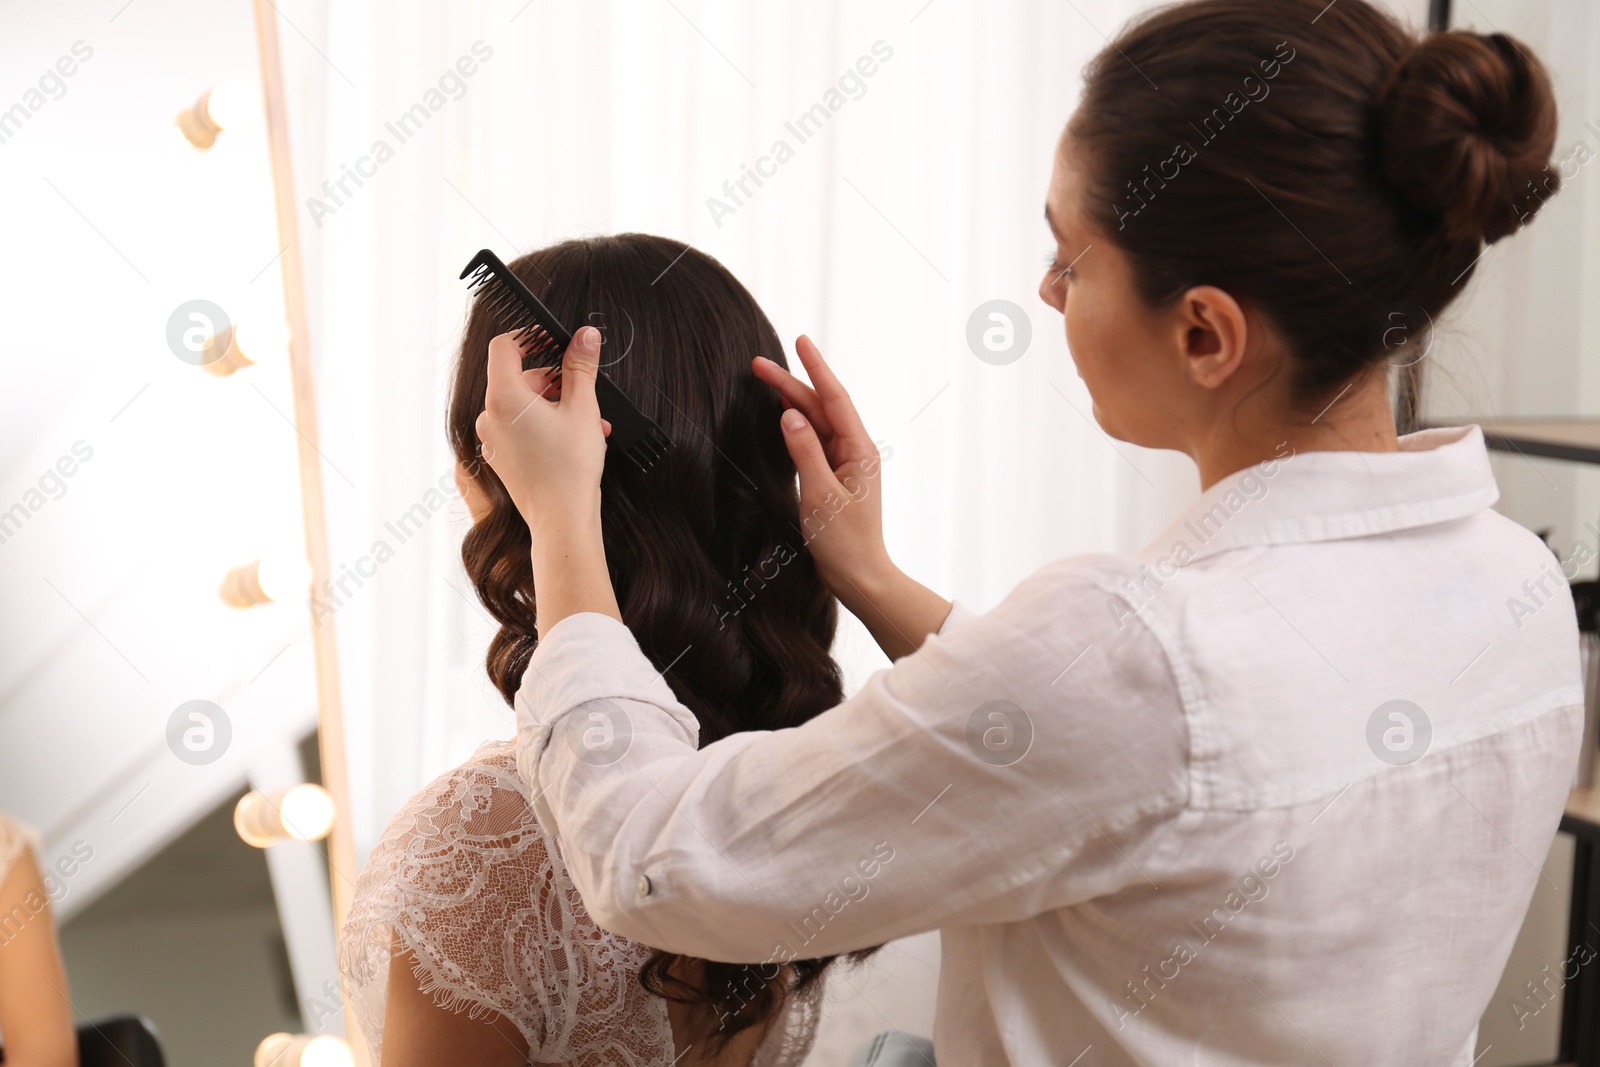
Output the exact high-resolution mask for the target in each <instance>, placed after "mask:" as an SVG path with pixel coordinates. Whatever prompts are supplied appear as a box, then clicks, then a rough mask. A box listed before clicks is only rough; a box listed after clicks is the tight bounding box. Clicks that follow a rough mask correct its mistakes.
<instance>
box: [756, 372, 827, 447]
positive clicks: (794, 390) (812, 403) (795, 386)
mask: <svg viewBox="0 0 1600 1067" xmlns="http://www.w3.org/2000/svg"><path fill="white" fill-rule="evenodd" d="M750 368H751V369H752V370H753V371H755V375H756V377H757V378H759V379H761V380H762V381H763V382H765V383H767V384H768V385H770V386H772V388H774V389H776V390H777V391H778V395H779V396H781V397H782V398H783V399H784V401H785V402H786V403H787V404H788V406H789V407H792V408H796V409H798V410H799V412H800V413H801V414H802V415H804V416H805V417H806V419H807V421H809V422H810V423H811V424H812V425H813V426H815V427H816V429H817V432H818V433H819V434H821V435H822V436H823V437H824V438H826V437H831V436H832V435H833V428H832V426H830V425H829V424H828V414H827V412H826V411H824V410H823V409H822V401H821V400H819V399H818V398H817V393H816V390H814V389H812V388H811V386H809V385H807V384H806V383H805V382H803V381H801V380H800V379H799V378H796V377H795V376H794V375H793V374H790V373H789V372H788V371H787V370H785V369H784V368H783V367H780V366H779V365H778V364H776V363H774V362H773V361H772V360H770V359H768V358H767V357H766V356H757V357H756V358H755V359H753V360H752V361H751V362H750Z"/></svg>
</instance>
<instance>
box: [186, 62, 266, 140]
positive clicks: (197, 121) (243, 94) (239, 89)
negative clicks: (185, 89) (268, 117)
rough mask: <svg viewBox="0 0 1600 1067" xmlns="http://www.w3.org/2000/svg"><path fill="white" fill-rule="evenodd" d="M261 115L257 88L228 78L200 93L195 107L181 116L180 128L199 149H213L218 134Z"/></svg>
mask: <svg viewBox="0 0 1600 1067" xmlns="http://www.w3.org/2000/svg"><path fill="white" fill-rule="evenodd" d="M260 114H261V100H260V97H259V96H258V95H257V93H256V89H255V86H254V85H252V84H251V83H249V82H247V81H244V80H243V79H241V78H228V79H226V80H224V81H221V82H218V83H217V84H216V85H215V86H213V87H212V88H210V89H207V90H206V91H205V92H203V93H201V94H200V99H198V100H196V101H195V102H194V106H193V107H191V108H188V109H186V110H184V111H180V112H179V113H178V120H177V121H178V129H180V130H182V131H183V136H184V138H185V139H186V140H187V141H188V142H189V143H190V144H192V145H194V146H195V147H196V148H201V149H205V148H210V147H211V146H212V145H214V144H216V143H217V134H219V133H221V132H222V131H223V130H232V129H237V128H239V127H241V126H245V125H249V124H250V123H252V122H254V121H255V120H256V119H257V118H258V117H259V116H260Z"/></svg>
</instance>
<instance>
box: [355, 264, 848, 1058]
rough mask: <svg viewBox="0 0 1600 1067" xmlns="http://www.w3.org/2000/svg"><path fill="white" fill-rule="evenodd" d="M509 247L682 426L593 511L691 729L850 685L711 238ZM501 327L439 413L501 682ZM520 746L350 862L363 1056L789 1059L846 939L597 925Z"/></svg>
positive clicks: (755, 317)
mask: <svg viewBox="0 0 1600 1067" xmlns="http://www.w3.org/2000/svg"><path fill="white" fill-rule="evenodd" d="M510 267H511V269H512V271H514V272H515V273H516V275H517V277H519V278H520V279H521V280H522V281H523V282H524V283H526V284H527V286H528V287H529V288H530V289H531V290H533V292H534V293H535V294H536V295H537V296H538V297H539V298H540V299H541V300H542V301H543V302H544V303H545V305H546V306H547V307H548V308H549V309H550V310H551V311H552V312H553V313H554V314H555V315H556V316H557V317H558V318H559V319H560V320H562V321H563V322H565V323H567V324H568V325H569V326H570V327H571V328H574V329H576V328H577V327H579V326H583V325H593V326H596V327H599V328H600V329H602V331H603V332H604V334H605V337H606V348H605V349H604V350H603V354H602V362H603V363H604V364H605V371H606V373H607V374H608V375H610V376H611V377H612V378H613V379H614V380H615V381H616V382H617V384H618V385H620V386H621V387H622V388H623V390H624V391H625V392H626V393H627V394H628V395H629V396H630V397H631V398H633V400H634V402H635V403H636V404H638V405H639V407H640V408H641V410H643V411H644V412H645V414H647V415H649V416H650V417H651V418H652V419H654V420H655V422H656V423H657V425H659V426H660V427H661V428H662V429H663V430H664V431H666V433H667V435H668V436H669V437H670V438H671V439H672V441H673V447H672V449H671V450H670V451H669V452H668V453H667V455H666V456H665V457H664V458H663V459H662V460H661V461H660V462H659V463H657V464H656V466H655V467H654V468H653V469H652V470H650V471H648V472H644V471H640V470H638V469H636V468H635V467H633V466H632V465H631V464H630V463H629V462H628V460H627V459H626V457H624V456H621V455H611V456H608V458H607V466H606V475H605V503H604V507H603V510H602V516H601V522H602V526H603V531H604V540H605V550H606V558H607V560H608V564H609V569H610V572H611V581H612V584H613V585H614V586H615V588H616V592H617V602H618V604H619V605H620V607H621V612H622V618H623V620H624V621H625V622H626V623H627V624H628V626H629V627H630V628H631V629H632V630H633V632H634V633H635V634H636V635H637V636H638V639H639V644H640V646H641V647H642V648H643V649H644V651H645V654H646V655H648V656H649V657H650V658H651V660H652V661H653V662H654V664H655V666H656V668H657V669H658V670H660V671H662V672H663V676H664V677H665V679H666V681H667V683H668V684H669V685H671V687H672V689H673V692H674V693H675V694H676V695H677V697H678V699H679V700H680V701H682V702H683V704H684V705H686V706H687V707H688V708H689V709H690V710H691V711H693V712H694V714H695V716H696V718H697V719H698V721H699V741H700V743H701V744H709V743H711V742H713V741H716V740H717V739H719V738H722V737H725V736H727V735H729V734H732V733H736V732H739V731H744V730H777V729H782V728H784V727H788V726H796V725H798V724H800V723H803V722H805V721H806V720H808V719H810V718H812V717H813V716H815V715H817V714H818V713H819V712H822V711H824V710H826V709H828V708H830V707H833V706H834V705H836V704H838V703H839V702H840V701H841V700H842V699H843V693H842V691H841V683H840V675H839V669H838V667H837V665H836V664H835V663H834V661H833V660H832V659H831V658H830V656H829V647H830V645H831V644H832V641H833V634H834V626H835V622H836V614H837V604H836V602H835V600H834V597H833V596H832V594H830V593H829V592H828V590H827V589H826V588H825V587H824V586H823V584H822V582H821V581H820V580H819V579H818V577H817V574H816V570H815V568H814V566H813V563H812V560H811V556H810V555H809V554H808V553H807V552H806V551H805V548H804V535H803V534H802V532H801V530H800V519H799V514H798V510H799V499H798V496H797V492H796V488H795V468H794V464H793V462H792V461H791V460H790V458H789V453H788V451H787V449H786V448H785V446H784V442H783V439H782V435H781V431H780V430H779V423H778V416H779V414H780V413H781V401H780V400H779V399H778V394H777V393H776V392H775V391H774V390H772V389H771V388H770V387H768V386H766V385H764V384H762V383H761V382H760V381H758V380H757V379H756V378H755V376H754V375H753V374H752V373H751V371H750V361H751V357H753V356H758V355H760V356H765V357H767V358H768V359H771V360H774V361H775V362H777V363H779V364H783V363H784V362H785V360H784V354H783V348H782V346H781V344H780V342H779V340H778V337H777V335H776V333H774V331H773V329H772V325H771V324H770V323H769V322H768V321H767V318H766V316H765V315H764V314H763V313H762V311H761V309H760V308H759V307H758V306H757V305H756V302H755V300H754V299H753V298H752V297H751V296H750V294H749V293H748V292H747V291H746V290H745V289H744V287H743V286H741V285H740V284H739V282H738V281H737V280H736V279H735V278H734V277H733V276H732V275H731V274H729V273H728V271H727V270H726V269H725V268H724V267H723V266H722V265H721V264H720V263H718V262H717V261H716V260H714V259H712V258H711V257H710V256H707V255H705V254H703V253H701V252H698V251H696V250H694V249H692V248H688V247H686V246H685V245H682V244H680V243H678V242H676V241H670V240H666V239H664V238H660V237H651V236H647V235H643V234H622V235H620V236H616V237H601V238H594V239H589V240H580V241H568V242H565V243H562V244H558V245H555V246H553V247H550V248H546V249H543V250H541V251H538V252H534V253H531V254H529V255H526V256H523V257H522V258H520V259H517V260H514V261H512V263H511V264H510ZM508 327H509V324H507V323H502V322H497V321H495V320H494V316H493V314H492V312H491V311H490V310H489V309H488V308H487V307H486V306H484V304H483V302H482V301H479V302H478V303H477V305H476V306H474V307H473V309H472V311H471V313H470V315H469V317H468V320H467V327H466V334H465V337H464V338H463V339H462V343H461V350H460V353H459V355H458V358H457V364H456V374H455V384H454V387H453V390H452V394H451V398H450V411H449V436H450V443H451V446H452V448H453V450H454V452H455V455H456V459H457V464H458V466H457V471H456V478H457V483H458V484H459V485H460V487H461V491H462V496H463V497H464V498H465V500H466V502H467V506H468V508H469V510H470V511H471V513H472V518H473V521H474V525H473V527H472V529H471V531H470V532H468V534H467V536H466V540H465V542H464V543H463V544H462V548H461V558H462V561H463V562H464V563H465V565H466V571H467V574H468V576H469V577H470V578H471V580H472V583H473V585H474V586H475V587H476V588H477V592H478V596H479V598H480V599H481V600H482V601H483V604H484V606H485V607H486V608H487V609H488V610H489V612H490V614H492V615H493V616H494V617H495V619H496V620H498V621H499V623H500V626H501V628H500V631H499V632H498V633H497V634H496V635H495V637H494V639H493V640H492V641H491V642H490V645H489V653H488V672H489V676H490V678H491V679H492V680H493V681H494V683H495V685H496V687H497V688H498V689H499V690H500V692H501V694H502V695H503V696H504V697H505V700H506V702H507V703H508V704H509V703H510V702H511V701H512V698H513V697H514V696H515V695H516V690H517V687H518V685H519V684H520V681H521V678H522V674H523V671H524V670H525V669H526V668H527V665H528V659H529V657H530V656H531V655H532V653H533V649H534V646H535V645H536V644H537V641H538V631H537V628H536V626H535V618H534V589H533V581H532V569H531V564H530V561H529V547H530V543H529V529H528V526H527V524H526V523H525V522H524V521H523V519H522V517H521V516H520V515H519V514H518V513H517V509H516V506H515V505H514V504H513V503H512V501H511V499H510V497H509V496H508V495H507V493H506V490H505V488H504V486H502V484H501V482H500V480H499V479H498V478H497V477H496V476H495V474H494V472H493V471H492V470H491V469H490V468H489V466H488V464H487V463H485V462H484V461H483V459H482V458H481V456H480V443H479V440H478V436H477V430H476V422H477V418H478V415H479V413H480V412H481V411H483V407H484V392H485V387H486V382H487V361H488V347H489V341H490V339H491V338H492V337H494V336H496V335H497V334H499V333H501V332H504V331H505V330H506V329H507V328H508ZM619 714H620V712H619ZM601 717H602V718H604V716H603V715H602V716H601ZM630 737H631V735H630V733H629V731H628V724H627V722H626V721H625V719H619V720H618V721H607V722H601V723H598V724H596V725H595V726H594V728H593V729H591V730H589V731H587V732H586V733H585V734H584V735H583V741H582V743H584V744H585V745H589V746H592V749H591V750H589V751H586V752H585V753H583V754H582V758H587V759H595V760H602V761H605V762H610V761H613V760H615V759H619V758H621V756H622V755H623V753H624V751H625V750H626V747H627V745H628V744H629V743H630ZM515 756H516V750H515V745H514V743H513V742H511V741H502V742H491V743H489V744H486V745H484V746H482V747H481V748H479V749H478V751H477V752H476V753H475V754H474V755H473V756H472V758H471V759H470V760H468V761H467V762H466V763H465V764H463V765H462V766H460V767H457V768H456V769H455V770H452V771H450V772H448V773H446V774H445V775H443V776H442V777H440V778H439V779H437V780H436V781H434V782H433V783H432V784H430V785H429V786H428V787H427V788H425V789H424V790H423V791H422V792H421V793H419V794H418V795H417V796H415V797H414V798H412V800H411V801H410V802H409V803H408V804H407V805H406V806H405V808H404V809H403V810H402V811H401V812H400V814H398V815H397V816H395V818H394V820H393V821H392V822H391V823H390V824H389V826H388V829H387V830H386V831H385V832H384V834H383V836H382V838H381V839H380V840H379V842H378V844H377V846H376V847H375V848H374V849H373V851H372V855H371V856H370V858H369V859H368V860H367V864H366V867H365V868H364V869H363V871H362V873H361V876H360V879H359V881H358V883H357V886H356V892H355V900H354V904H353V906H352V908H351V912H350V916H349V918H348V920H347V921H346V923H345V925H344V929H343V931H342V933H341V937H340V942H339V961H340V969H341V971H342V973H343V977H344V981H345V986H346V991H347V994H348V995H349V997H350V999H351V1001H352V1003H353V1004H354V1006H355V1013H356V1016H357V1018H358V1019H359V1020H360V1023H361V1027H362V1029H363V1031H364V1033H365V1035H366V1038H367V1041H368V1044H369V1047H370V1049H371V1052H372V1055H373V1059H374V1062H381V1064H382V1065H383V1067H407V1065H412V1064H418V1065H420V1064H428V1065H430V1067H431V1065H433V1064H437V1063H442V1062H471V1063H474V1064H523V1063H537V1064H564V1065H569V1067H589V1065H594V1067H599V1065H613V1064H637V1065H650V1067H672V1065H674V1064H677V1065H678V1067H686V1065H689V1064H697V1065H706V1064H717V1065H724V1064H726V1065H735V1064H737V1065H745V1064H756V1065H761V1067H779V1065H782V1067H791V1065H796V1067H797V1065H798V1064H799V1063H800V1062H801V1061H802V1060H804V1058H805V1056H806V1054H807V1052H808V1051H809V1049H810V1047H811V1044H812V1040H813V1037H814V1033H815V1028H816V1018H817V1012H818V1008H819V1006H820V1002H821V991H822V978H823V974H824V972H825V971H826V970H827V968H828V966H829V964H830V963H831V962H832V961H833V959H834V957H828V958H826V959H813V960H793V961H789V962H784V963H768V964H764V965H763V964H750V965H744V964H727V963H714V962H709V961H706V960H699V959H693V958H689V957H684V956H676V955H671V954H667V953H663V952H657V951H654V950H652V949H650V948H648V947H646V946H644V945H639V944H635V943H633V942H630V941H628V940H626V939H624V938H621V937H617V936H614V935H612V934H609V933H607V932H605V931H603V930H601V929H599V928H598V927H596V926H595V924H594V923H593V922H592V921H591V920H590V918H589V916H588V913H587V912H586V911H585V910H584V906H583V902H582V901H581V900H579V898H578V894H577V892H576V890H575V889H574V888H573V885H572V882H571V881H570V879H569V878H568V876H567V871H566V867H565V865H564V864H563V863H562V859H561V856H560V853H559V852H558V850H557V847H556V843H555V841H554V839H553V838H551V837H550V836H549V835H548V834H546V832H545V831H544V829H543V828H542V827H541V826H540V825H539V822H538V820H537V818H536V816H535V813H534V809H533V797H532V796H531V794H530V791H529V789H528V786H527V784H526V783H525V782H523V781H522V780H521V779H520V778H519V777H518V775H517V770H516V758H515ZM751 876H752V877H753V878H759V874H758V873H757V872H751ZM867 951H868V952H870V951H874V950H867ZM866 954H867V953H865V952H863V953H852V954H851V955H852V956H853V957H857V956H865V955H866Z"/></svg>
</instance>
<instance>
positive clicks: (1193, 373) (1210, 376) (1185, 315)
mask: <svg viewBox="0 0 1600 1067" xmlns="http://www.w3.org/2000/svg"><path fill="white" fill-rule="evenodd" d="M1177 312H1178V317H1177V322H1176V323H1175V324H1174V325H1175V328H1176V329H1178V330H1179V331H1180V332H1181V336H1180V338H1179V348H1180V349H1181V351H1182V352H1183V360H1184V368H1185V370H1186V371H1187V372H1188V375H1189V377H1190V379H1191V380H1192V381H1194V383H1195V384H1196V385H1200V386H1202V387H1204V388H1206V389H1215V388H1217V387H1218V386H1220V385H1221V384H1222V383H1223V382H1225V381H1227V380H1228V378H1229V376H1231V375H1232V374H1233V372H1234V371H1235V370H1236V369H1237V368H1238V366H1239V364H1240V362H1242V361H1243V359H1244V351H1245V343H1246V341H1247V340H1248V339H1249V332H1250V330H1249V323H1248V321H1247V319H1246V316H1245V313H1244V309H1243V308H1242V307H1240V306H1239V302H1238V301H1237V300H1235V299H1234V298H1233V297H1231V296H1229V295H1228V294H1227V293H1225V292H1223V291H1222V290H1221V289H1218V288H1217V287H1216V286H1214V285H1197V286H1195V287H1194V288H1192V289H1190V290H1188V291H1187V292H1185V293H1184V294H1183V296H1182V297H1181V298H1179V301H1178V307H1177Z"/></svg>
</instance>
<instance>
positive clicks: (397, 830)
mask: <svg viewBox="0 0 1600 1067" xmlns="http://www.w3.org/2000/svg"><path fill="white" fill-rule="evenodd" d="M549 851H550V843H549V841H548V839H547V838H546V836H545V835H544V833H543V831H542V830H541V829H540V827H539V821H538V818H537V816H536V815H535V814H534V809H533V794H532V791H531V790H530V789H529V788H528V785H527V783H526V782H524V781H523V779H522V776H521V775H519V774H518V773H517V760H516V743H515V742H514V741H491V742H488V743H487V744H484V745H482V746H480V747H479V748H478V750H477V751H476V752H474V753H473V754H472V756H471V757H470V758H469V759H467V761H466V762H464V763H462V764H460V765H458V766H456V767H452V768H451V769H450V770H448V771H445V772H444V773H443V774H441V775H439V777H437V778H435V779H434V780H433V781H431V782H429V783H428V784H427V785H425V786H423V787H422V789H421V790H419V791H418V792H417V793H416V794H415V795H414V796H413V797H412V798H411V799H410V800H408V801H407V802H406V803H405V805H404V806H403V807H402V808H401V809H400V810H399V811H398V812H397V813H396V814H395V816H394V818H392V819H391V820H390V821H389V825H388V826H387V827H386V828H385V830H384V832H383V835H382V837H381V838H380V839H379V841H378V843H377V845H376V846H374V848H373V850H372V854H371V856H370V857H369V858H368V862H367V869H366V870H364V871H363V876H364V877H365V875H366V874H368V873H372V872H374V869H375V868H376V869H382V868H383V867H384V864H381V863H379V862H378V861H380V860H387V861H389V862H388V870H389V872H390V875H391V876H399V877H416V876H419V875H421V874H422V873H423V872H422V871H421V870H419V869H418V867H417V866H416V865H417V864H428V863H434V864H439V863H448V864H449V865H450V867H451V868H452V869H455V870H458V871H462V872H463V873H465V869H466V868H467V867H470V866H473V864H468V863H464V862H463V857H466V856H477V857H479V858H480V860H481V861H482V862H483V863H491V862H492V863H494V864H503V863H506V862H513V861H519V860H520V861H521V862H523V863H524V864H526V863H530V862H532V863H543V862H546V860H547V854H548V852H549ZM408 860H409V861H410V862H409V863H408V862H407V861H408ZM430 887H432V888H437V883H436V882H434V881H433V879H431V878H430Z"/></svg>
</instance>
